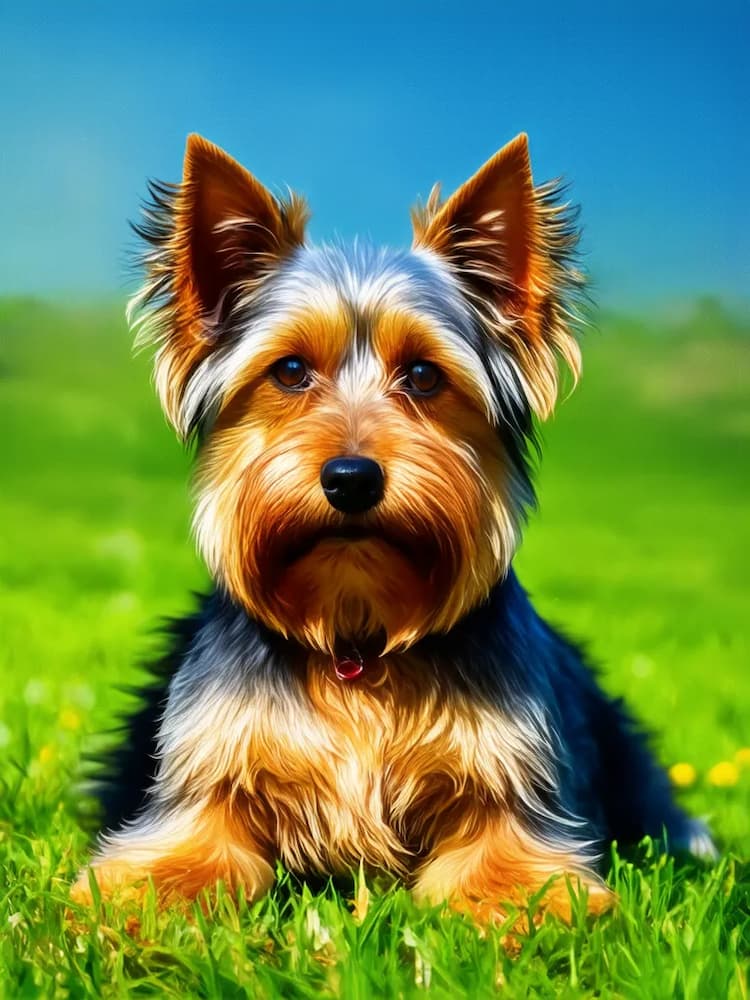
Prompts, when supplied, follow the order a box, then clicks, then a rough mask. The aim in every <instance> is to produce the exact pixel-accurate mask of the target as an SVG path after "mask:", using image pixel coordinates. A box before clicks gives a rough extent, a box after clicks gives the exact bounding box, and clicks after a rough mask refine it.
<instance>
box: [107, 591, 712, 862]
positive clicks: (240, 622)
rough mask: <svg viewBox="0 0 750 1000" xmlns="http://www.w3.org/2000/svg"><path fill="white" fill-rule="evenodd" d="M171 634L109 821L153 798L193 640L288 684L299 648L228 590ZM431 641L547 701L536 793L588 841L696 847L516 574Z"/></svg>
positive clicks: (663, 786)
mask: <svg viewBox="0 0 750 1000" xmlns="http://www.w3.org/2000/svg"><path fill="white" fill-rule="evenodd" d="M170 633H171V636H172V643H173V645H172V648H171V650H170V652H169V653H168V654H167V655H166V656H165V657H164V658H163V659H162V660H160V661H159V662H158V663H157V664H156V665H155V666H154V667H153V668H152V670H151V673H152V675H153V680H152V681H151V683H149V684H148V685H147V686H146V687H145V688H144V690H143V693H142V694H143V703H142V706H141V708H140V709H139V710H138V711H137V712H136V713H135V714H134V715H133V716H132V717H131V718H130V719H129V720H128V722H127V727H126V728H127V740H126V741H125V742H124V744H123V745H122V746H121V747H120V748H119V749H117V750H116V751H114V752H113V753H112V754H110V755H109V756H108V757H107V758H106V760H105V761H104V767H103V771H104V774H103V778H102V780H101V783H100V791H99V796H100V799H101V802H102V804H103V807H104V813H105V825H106V827H107V828H116V827H118V826H119V825H121V823H122V822H123V821H124V820H126V819H129V818H132V816H133V815H134V814H135V813H136V812H137V810H138V809H139V807H140V806H141V805H142V804H143V801H144V798H145V794H146V790H147V788H148V787H149V785H150V783H151V782H152V780H153V776H154V765H155V750H156V736H157V729H158V724H159V718H160V713H161V711H162V709H163V706H164V704H165V700H166V695H167V688H168V685H169V682H170V679H171V677H172V676H173V675H174V674H175V672H176V671H177V670H178V669H179V667H180V664H181V663H182V662H183V660H184V658H185V656H186V655H187V653H188V652H189V651H190V649H191V648H192V649H193V651H194V652H193V655H195V648H196V646H202V645H204V644H206V645H207V646H209V647H213V650H212V655H213V656H217V657H219V658H221V656H222V649H221V648H219V649H216V648H215V647H216V646H217V645H218V646H219V647H222V646H225V647H226V654H227V657H228V658H231V659H234V660H235V661H236V658H237V656H238V654H239V655H241V652H242V650H243V649H244V650H246V651H247V653H248V654H250V655H248V656H247V660H246V662H247V663H248V668H247V669H248V681H249V682H254V683H269V682H270V677H269V674H268V672H267V671H268V670H269V669H271V670H276V671H278V673H279V674H281V675H282V676H280V677H277V678H275V680H276V681H278V682H282V683H283V674H284V669H283V664H284V662H285V661H286V662H287V663H288V662H289V660H290V657H292V656H293V655H294V653H295V649H296V647H294V646H293V644H291V643H286V642H284V641H283V640H281V639H279V638H278V637H275V636H272V635H271V634H269V633H268V632H267V631H266V630H265V629H263V628H261V627H260V626H259V625H258V624H257V623H256V622H254V621H252V620H251V619H250V618H248V616H247V615H246V614H245V612H244V611H243V610H242V609H240V608H239V607H237V606H236V605H235V604H233V603H232V601H231V600H230V599H229V598H228V597H226V596H225V595H223V594H222V593H220V592H216V593H214V594H212V595H210V596H209V597H206V598H203V599H202V601H201V606H200V609H199V610H198V612H197V613H196V614H195V615H193V616H191V617H188V618H185V619H183V620H182V621H179V622H176V623H173V625H172V626H171V628H170ZM419 648H420V649H421V650H422V652H423V654H424V655H426V656H428V657H429V658H430V659H432V660H433V662H435V663H436V665H437V666H438V667H440V668H441V669H444V670H445V671H446V672H450V673H451V674H452V676H453V677H455V678H456V683H459V684H462V685H464V686H465V687H466V689H467V690H468V691H470V692H473V693H474V694H475V695H476V696H477V697H480V698H481V699H482V700H483V701H485V702H486V701H490V702H494V703H496V704H497V705H498V707H502V708H503V709H505V710H507V711H510V712H512V711H513V707H514V705H515V706H520V705H522V704H525V703H528V702H529V701H530V700H533V701H535V702H537V703H539V704H541V705H542V706H543V707H544V712H545V716H546V720H547V723H548V726H549V731H550V735H551V737H552V739H553V745H554V747H555V750H556V756H557V767H558V775H557V778H558V780H557V785H556V787H554V788H540V789H537V790H536V791H537V794H538V796H539V798H540V799H541V800H543V801H544V802H545V804H546V805H547V806H548V808H549V810H550V812H551V813H552V814H559V815H561V816H562V815H566V814H567V815H570V814H574V815H575V816H578V817H580V818H581V819H582V820H583V821H584V824H583V828H582V829H581V831H580V834H581V836H582V837H583V838H584V839H587V840H591V841H593V842H594V843H595V844H596V845H598V847H599V848H600V849H602V848H603V847H604V846H605V845H606V844H607V843H608V842H610V841H612V840H617V841H618V842H619V843H620V844H628V843H634V842H636V841H638V840H639V839H640V838H642V837H643V836H644V835H646V834H649V835H651V836H654V837H661V836H662V835H663V834H666V835H667V838H668V841H669V844H670V846H672V847H677V848H681V847H682V848H684V847H687V846H688V844H689V842H690V839H691V836H692V835H694V834H695V832H696V827H697V826H698V824H696V823H695V821H693V820H691V819H689V817H688V816H686V814H685V813H683V812H682V810H681V809H680V808H678V806H677V805H676V804H675V803H674V801H673V798H672V794H671V790H670V787H669V782H668V780H667V777H666V775H665V773H664V771H663V770H662V769H661V768H660V767H659V765H658V764H657V763H656V761H655V759H654V757H653V755H652V754H651V752H650V750H649V748H648V745H647V741H646V738H645V735H644V733H643V732H642V731H641V730H640V728H639V727H637V726H636V724H635V723H634V722H633V720H632V718H631V717H630V715H629V714H628V713H627V711H626V710H625V708H624V707H623V704H622V702H621V701H619V700H612V699H610V698H609V697H608V696H607V695H605V694H604V692H603V691H602V690H601V688H600V687H599V685H598V683H597V681H596V677H595V675H594V672H593V671H592V669H591V667H590V665H589V664H588V663H587V661H586V658H585V657H584V655H583V653H582V651H581V650H580V649H579V648H578V647H577V646H575V645H574V644H573V643H571V642H569V641H568V640H567V639H565V638H564V637H563V636H562V635H561V634H560V633H558V632H557V631H555V630H554V629H552V628H551V627H550V626H549V625H548V624H547V623H546V622H544V621H543V620H542V619H541V618H540V617H539V616H538V615H537V613H536V612H535V610H534V608H533V606H532V605H531V602H530V601H529V598H528V596H527V595H526V593H525V592H524V590H523V589H522V588H521V586H520V584H519V583H518V580H517V579H516V577H515V575H514V574H513V573H512V572H511V573H510V574H509V575H508V577H507V578H506V579H505V580H504V581H503V582H501V583H499V584H498V585H497V586H496V587H495V589H494V590H493V591H492V593H491V595H490V597H489V599H488V600H487V601H486V603H485V604H484V605H482V606H481V607H480V608H478V609H477V610H476V611H474V612H473V613H472V614H470V615H468V616H467V617H466V618H465V619H464V620H463V621H461V622H460V623H459V624H458V625H457V626H456V627H455V628H454V629H453V630H452V631H451V632H450V633H449V634H448V635H447V636H433V637H429V638H428V639H425V640H423V642H422V643H421V644H420V647H419ZM243 659H244V658H243ZM274 665H275V667H274ZM251 675H252V676H251ZM532 821H533V822H535V823H537V825H539V824H540V823H543V821H541V820H539V819H538V818H536V819H533V820H532ZM552 827H554V823H553V824H552ZM542 832H551V833H552V832H553V829H550V830H548V831H544V830H542Z"/></svg>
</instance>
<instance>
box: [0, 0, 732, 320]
mask: <svg viewBox="0 0 750 1000" xmlns="http://www.w3.org/2000/svg"><path fill="white" fill-rule="evenodd" d="M31 6H32V5H24V6H23V7H22V6H21V5H20V4H18V6H17V9H16V10H13V9H11V6H10V4H5V5H3V7H4V9H3V13H2V14H0V94H1V95H2V97H0V122H1V123H2V142H1V143H0V182H2V192H3V193H2V198H1V199H0V223H1V224H2V230H3V238H2V241H0V292H31V293H42V294H66V295H71V294H72V295H86V294H89V293H95V294H107V293H110V292H112V291H115V292H116V291H118V290H122V289H124V288H127V287H129V286H128V281H127V274H126V268H125V265H124V259H125V251H126V249H127V247H128V245H129V244H130V237H129V232H128V228H127V219H128V218H133V217H135V215H136V213H137V208H138V203H139V198H140V196H141V195H142V194H143V193H144V188H145V178H146V177H148V176H156V177H160V178H162V179H165V180H177V179H179V173H180V168H181V159H182V152H183V146H184V140H185V136H186V134H187V133H188V132H190V131H198V132H202V133H203V134H204V135H206V136H207V137H208V138H210V139H212V140H213V141H215V142H217V143H219V144H220V145H223V146H224V147H225V148H226V149H227V150H228V151H229V152H231V153H232V155H234V156H235V157H236V158H237V159H239V160H241V161H242V162H243V163H244V164H245V165H246V166H247V167H248V168H249V169H251V170H252V171H253V172H254V173H256V174H257V175H258V176H259V177H260V178H261V179H262V180H263V181H264V182H265V183H267V184H268V185H269V186H272V187H275V188H276V189H283V187H284V186H285V185H287V184H288V185H290V186H291V187H294V188H297V189H299V190H300V191H301V192H303V193H304V194H306V195H307V196H308V198H309V200H310V202H311V205H312V209H313V213H314V217H313V225H312V235H313V236H314V237H316V238H327V237H330V236H333V235H342V236H344V237H350V236H353V235H354V234H355V233H361V234H363V235H369V236H371V237H372V238H373V239H374V240H377V241H380V242H387V243H396V244H401V243H405V242H408V240H409V234H410V230H409V223H408V208H409V206H410V205H411V203H412V202H413V201H414V199H415V197H416V196H417V195H422V196H425V195H426V194H427V193H428V191H429V189H430V187H431V185H432V182H433V181H435V180H438V179H439V180H442V181H443V182H444V186H445V189H446V190H450V189H452V188H453V187H455V186H456V185H457V184H459V183H460V182H461V181H462V180H464V179H465V178H466V177H467V176H469V174H470V173H472V172H473V171H474V170H475V169H476V168H477V167H478V166H479V165H480V164H481V163H482V162H483V160H484V159H485V158H486V157H488V156H489V155H490V154H491V153H493V152H494V150H495V149H496V148H498V147H499V146H500V145H502V144H503V143H504V142H505V141H507V140H508V139H510V138H512V137H513V136H514V135H515V134H516V133H517V132H519V131H522V130H525V131H527V132H528V133H529V135H530V141H531V151H532V158H533V162H534V171H535V176H536V178H537V180H540V181H541V180H544V179H548V178H549V177H554V176H558V175H560V174H563V175H564V176H565V177H566V178H567V179H568V180H569V181H570V182H571V184H572V196H573V198H574V199H575V200H577V201H579V202H581V204H582V206H583V214H582V221H583V223H584V227H585V236H584V248H585V251H586V260H587V264H588V267H589V269H590V271H591V272H592V274H593V276H594V278H595V282H596V288H595V296H596V297H598V298H599V299H600V300H602V301H604V302H605V303H613V304H621V303H631V302H635V301H640V302H643V301H647V302H648V301H659V300H663V301H668V300H674V299H678V298H681V297H684V296H687V295H689V296H693V295H696V294H703V293H717V294H720V295H722V296H725V297H727V298H729V299H738V298H744V297H745V296H746V294H747V292H748V289H750V282H749V281H748V278H749V277H750V235H749V234H750V208H749V206H750V200H749V199H748V194H747V187H748V184H747V182H748V163H749V162H750V129H748V125H747V113H746V111H744V113H743V109H744V108H746V107H748V106H750V92H749V88H748V73H747V68H746V66H747V44H748V37H750V5H748V4H747V3H746V2H743V3H730V2H721V0H719V2H716V3H708V2H705V3H700V4H699V3H694V2H689V0H688V2H680V3H659V2H658V0H655V2H652V3H643V2H641V0H634V2H628V3H622V4H614V3H613V4H607V3H602V2H601V0H600V2H597V3H593V2H591V3H583V2H572V0H570V2H568V0H566V2H564V3H552V2H547V0H539V2H538V3H536V4H533V5H529V4H524V5H521V4H511V3H506V2H502V0H497V2H495V3H486V2H478V3H470V2H464V3H457V2H451V3H441V2H439V0H433V2H431V3H421V2H414V3H408V2H405V3H400V4H398V3H392V2H389V0H384V2H379V3H376V4H371V5H362V4H358V3H356V2H352V3H349V4H338V3H313V2H309V3H283V2H281V3H273V4H272V3H270V2H266V3H255V2H252V0H246V2H245V3H243V4H239V3H237V4H235V3H221V2H216V3H215V4H212V5H209V4H208V3H207V2H203V3H200V4H194V3H191V2H184V3H177V2H173V3H151V4H146V3H141V2H138V0H136V2H131V3H128V4H106V3H100V4H93V3H92V4H86V5H84V4H79V3H75V2H69V3H64V4H63V3H57V4H52V3H46V4H45V3H37V4H36V5H33V10H32V9H29V8H31ZM209 7H210V9H209ZM24 8H26V9H24Z"/></svg>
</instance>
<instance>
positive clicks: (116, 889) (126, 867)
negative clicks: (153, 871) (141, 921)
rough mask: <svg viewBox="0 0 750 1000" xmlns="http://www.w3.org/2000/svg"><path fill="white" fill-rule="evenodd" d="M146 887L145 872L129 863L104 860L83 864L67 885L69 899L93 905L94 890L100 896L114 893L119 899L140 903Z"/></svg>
mask: <svg viewBox="0 0 750 1000" xmlns="http://www.w3.org/2000/svg"><path fill="white" fill-rule="evenodd" d="M92 880H93V882H94V883H95V885H93V884H92ZM147 891H148V872H145V871H143V870H140V869H138V868H135V867H134V866H133V865H131V864H126V863H119V862H104V863H102V864H94V865H92V866H90V867H88V866H87V867H86V868H84V869H83V870H82V871H81V872H80V873H79V875H78V878H77V879H76V880H75V882H74V883H73V885H72V886H71V889H70V901H71V902H72V903H75V904H76V905H78V906H93V905H94V903H95V902H96V895H97V894H98V896H99V897H100V898H101V899H102V900H109V899H112V898H114V897H116V898H117V899H118V901H121V902H134V903H138V904H140V903H141V902H142V901H143V898H144V896H145V895H146V892H147Z"/></svg>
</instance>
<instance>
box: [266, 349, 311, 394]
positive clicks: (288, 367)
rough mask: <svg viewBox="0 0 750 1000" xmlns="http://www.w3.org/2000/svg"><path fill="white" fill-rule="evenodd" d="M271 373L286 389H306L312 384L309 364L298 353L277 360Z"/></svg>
mask: <svg viewBox="0 0 750 1000" xmlns="http://www.w3.org/2000/svg"><path fill="white" fill-rule="evenodd" d="M271 374H272V375H273V377H274V378H275V379H276V381H277V382H278V383H279V385H281V386H283V387H284V388H285V389H305V388H306V387H307V386H308V385H309V384H310V372H309V370H308V368H307V365H306V364H305V362H304V361H303V360H302V358H298V357H297V356H296V355H293V356H291V357H288V358H282V359H281V361H277V362H276V364H275V365H274V366H273V368H272V369H271Z"/></svg>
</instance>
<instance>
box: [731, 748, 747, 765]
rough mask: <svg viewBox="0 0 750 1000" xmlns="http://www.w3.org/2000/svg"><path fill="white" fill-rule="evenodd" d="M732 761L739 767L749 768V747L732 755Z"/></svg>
mask: <svg viewBox="0 0 750 1000" xmlns="http://www.w3.org/2000/svg"><path fill="white" fill-rule="evenodd" d="M734 760H735V763H736V764H739V765H740V767H750V747H741V748H740V749H739V750H738V751H737V753H736V754H735V755H734Z"/></svg>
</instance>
